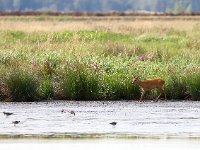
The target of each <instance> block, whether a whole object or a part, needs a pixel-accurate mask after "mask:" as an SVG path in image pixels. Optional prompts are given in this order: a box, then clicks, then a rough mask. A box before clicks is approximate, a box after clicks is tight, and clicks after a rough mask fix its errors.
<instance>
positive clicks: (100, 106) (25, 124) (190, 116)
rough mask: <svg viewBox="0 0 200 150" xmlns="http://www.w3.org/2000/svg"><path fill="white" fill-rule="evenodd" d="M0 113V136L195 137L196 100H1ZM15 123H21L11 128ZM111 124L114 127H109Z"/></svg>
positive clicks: (199, 110) (199, 116)
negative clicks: (113, 123)
mask: <svg viewBox="0 0 200 150" xmlns="http://www.w3.org/2000/svg"><path fill="white" fill-rule="evenodd" d="M62 109H64V110H65V111H66V112H65V113H62V112H61V110H62ZM0 110H1V112H0V138H19V137H21V138H24V137H26V138H35V137H37V138H130V139H135V138H156V139H157V138H159V139H160V138H164V139H166V138H167V139H168V138H190V139H200V102H196V101H181V102H180V101H179V102H177V101H160V102H136V101H97V102H94V101H55V102H37V103H35V102H34V103H6V102H1V103H0ZM71 110H73V111H74V112H75V116H74V115H73V114H71V113H70V111H71ZM4 111H5V112H13V113H14V115H11V116H8V117H6V116H5V115H4V114H3V112H4ZM16 120H19V121H21V122H20V123H19V124H17V125H14V124H12V121H16ZM113 121H116V122H117V125H116V126H112V125H110V124H109V123H110V122H113Z"/></svg>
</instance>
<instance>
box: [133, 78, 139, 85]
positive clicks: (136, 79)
mask: <svg viewBox="0 0 200 150" xmlns="http://www.w3.org/2000/svg"><path fill="white" fill-rule="evenodd" d="M139 82H140V78H139V77H138V76H137V77H133V80H132V84H138V83H139Z"/></svg>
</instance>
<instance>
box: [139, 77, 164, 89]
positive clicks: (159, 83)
mask: <svg viewBox="0 0 200 150" xmlns="http://www.w3.org/2000/svg"><path fill="white" fill-rule="evenodd" d="M164 84H165V81H164V80H162V79H151V80H143V81H141V82H140V84H139V85H140V87H141V88H143V89H144V90H151V89H155V88H158V89H159V88H162V87H163V85H164Z"/></svg>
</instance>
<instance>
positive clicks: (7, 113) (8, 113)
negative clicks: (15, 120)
mask: <svg viewBox="0 0 200 150" xmlns="http://www.w3.org/2000/svg"><path fill="white" fill-rule="evenodd" d="M3 114H4V115H6V116H10V115H13V114H14V113H10V112H3Z"/></svg>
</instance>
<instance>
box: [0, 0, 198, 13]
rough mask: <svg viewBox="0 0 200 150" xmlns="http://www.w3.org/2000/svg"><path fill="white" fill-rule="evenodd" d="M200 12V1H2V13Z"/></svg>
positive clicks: (0, 0) (0, 9)
mask: <svg viewBox="0 0 200 150" xmlns="http://www.w3.org/2000/svg"><path fill="white" fill-rule="evenodd" d="M141 10H145V11H152V12H164V13H183V12H184V13H191V12H200V1H199V0H0V11H62V12H77V11H86V12H108V11H141Z"/></svg>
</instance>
